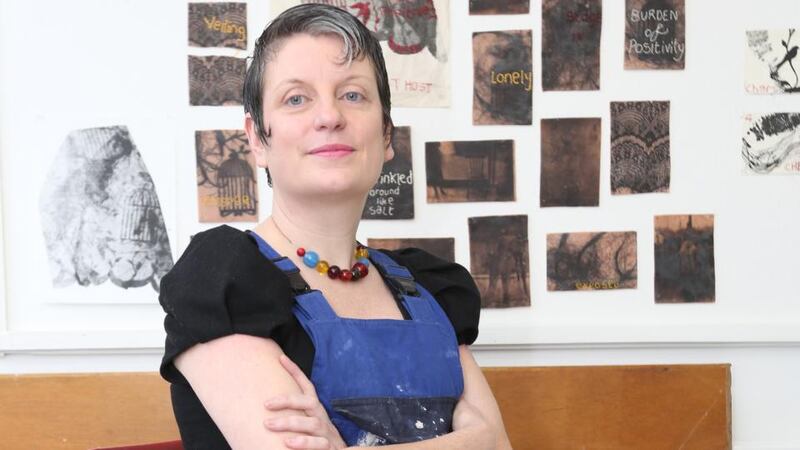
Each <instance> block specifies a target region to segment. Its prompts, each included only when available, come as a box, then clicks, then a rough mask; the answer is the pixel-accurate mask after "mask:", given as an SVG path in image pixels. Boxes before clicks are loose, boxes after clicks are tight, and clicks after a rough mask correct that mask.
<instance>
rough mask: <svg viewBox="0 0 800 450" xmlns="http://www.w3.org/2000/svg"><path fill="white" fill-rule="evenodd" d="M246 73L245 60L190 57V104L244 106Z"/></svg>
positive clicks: (222, 57) (227, 57)
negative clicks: (243, 93)
mask: <svg viewBox="0 0 800 450" xmlns="http://www.w3.org/2000/svg"><path fill="white" fill-rule="evenodd" d="M245 70H246V66H245V60H244V59H243V58H234V57H230V56H189V104H190V105H192V106H228V105H241V104H242V87H243V86H244V74H245Z"/></svg>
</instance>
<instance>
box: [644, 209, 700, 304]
mask: <svg viewBox="0 0 800 450" xmlns="http://www.w3.org/2000/svg"><path fill="white" fill-rule="evenodd" d="M655 269H656V270H655V272H656V274H655V289H656V303H697V302H713V301H714V298H715V293H714V292H715V283H714V216H713V215H710V214H708V215H692V216H686V215H680V216H656V217H655Z"/></svg>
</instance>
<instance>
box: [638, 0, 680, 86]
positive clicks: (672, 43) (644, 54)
mask: <svg viewBox="0 0 800 450" xmlns="http://www.w3.org/2000/svg"><path fill="white" fill-rule="evenodd" d="M685 11H686V8H685V3H684V0H625V69H672V70H682V69H683V68H684V66H685V63H686V15H685Z"/></svg>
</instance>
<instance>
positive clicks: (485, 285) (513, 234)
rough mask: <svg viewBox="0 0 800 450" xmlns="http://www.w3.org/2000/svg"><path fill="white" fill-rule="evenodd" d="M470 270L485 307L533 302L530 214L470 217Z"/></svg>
mask: <svg viewBox="0 0 800 450" xmlns="http://www.w3.org/2000/svg"><path fill="white" fill-rule="evenodd" d="M468 222H469V259H470V270H469V271H470V273H471V274H472V277H473V279H474V280H475V284H477V286H478V289H479V290H480V292H481V307H483V308H509V307H514V306H530V304H531V295H530V282H529V280H530V276H529V271H528V216H526V215H517V216H486V217H470V218H469V221H468Z"/></svg>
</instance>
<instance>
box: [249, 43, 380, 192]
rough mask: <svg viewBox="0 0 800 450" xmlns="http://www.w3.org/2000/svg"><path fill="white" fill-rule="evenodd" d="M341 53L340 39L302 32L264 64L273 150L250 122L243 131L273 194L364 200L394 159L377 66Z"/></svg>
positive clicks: (266, 124) (266, 115)
mask: <svg viewBox="0 0 800 450" xmlns="http://www.w3.org/2000/svg"><path fill="white" fill-rule="evenodd" d="M342 47H343V43H342V41H341V38H339V37H336V36H328V35H322V36H316V37H315V36H311V35H307V34H298V35H295V36H292V37H290V38H287V39H286V40H285V41H284V42H283V44H282V45H281V46H280V47H279V50H278V52H277V54H276V55H274V56H273V58H272V60H271V61H269V62H268V63H267V69H266V72H265V80H264V102H263V104H264V127H265V128H266V129H269V130H271V132H272V135H271V137H270V138H269V139H268V143H269V146H268V147H266V146H264V145H263V144H262V143H261V142H260V141H258V139H257V137H256V136H255V133H254V130H253V124H252V120H251V119H250V118H249V117H248V119H247V121H246V122H247V123H246V127H247V132H248V136H249V138H250V143H251V146H252V148H253V150H254V153H255V155H256V161H257V163H258V165H259V166H261V167H268V168H269V170H270V174H271V176H272V180H273V187H274V188H275V190H276V191H280V192H281V193H286V194H290V195H291V194H294V195H301V196H304V195H327V194H336V195H354V196H363V195H364V194H366V192H367V191H368V190H369V189H370V188H371V187H372V186H373V185H374V184H375V182H376V180H377V177H378V175H379V174H380V171H381V167H382V166H383V163H384V161H388V160H389V159H391V158H392V156H393V151H392V149H391V147H390V146H388V144H389V142H388V137H386V136H384V133H383V113H382V109H381V102H380V98H379V96H378V88H377V82H376V80H375V74H374V71H373V68H372V65H371V64H370V62H369V60H368V59H367V58H362V59H360V60H357V61H353V62H352V64H350V65H347V64H341V63H340V59H341V54H342Z"/></svg>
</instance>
